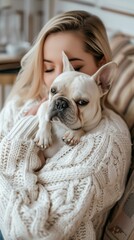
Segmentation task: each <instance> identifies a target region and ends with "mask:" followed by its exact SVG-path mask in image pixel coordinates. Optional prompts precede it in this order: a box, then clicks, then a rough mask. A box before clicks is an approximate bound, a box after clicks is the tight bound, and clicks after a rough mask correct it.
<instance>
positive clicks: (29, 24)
mask: <svg viewBox="0 0 134 240" xmlns="http://www.w3.org/2000/svg"><path fill="white" fill-rule="evenodd" d="M69 10H86V11H89V12H91V13H93V14H96V15H98V16H99V17H100V18H101V19H102V20H103V22H104V24H105V26H106V28H107V31H108V35H109V37H110V36H111V34H113V33H114V32H121V33H123V34H126V35H127V36H129V37H131V38H132V41H133V39H134V0H112V1H111V0H0V108H1V107H2V106H3V102H4V100H5V96H7V95H8V93H9V89H8V85H9V88H10V87H11V86H12V84H13V82H14V80H15V78H16V74H17V72H18V70H19V68H20V61H21V58H22V56H23V55H24V54H25V53H26V52H27V51H28V50H29V48H30V46H31V44H32V42H33V41H34V39H35V38H36V36H37V34H38V33H39V31H40V29H41V28H42V26H43V25H44V24H45V23H46V22H47V21H48V20H49V19H50V18H51V17H53V16H54V15H56V14H59V13H61V12H64V11H69ZM5 85H6V87H7V90H4V89H5ZM5 91H6V92H5Z"/></svg>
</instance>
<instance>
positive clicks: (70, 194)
mask: <svg viewBox="0 0 134 240" xmlns="http://www.w3.org/2000/svg"><path fill="white" fill-rule="evenodd" d="M104 125H106V123H105V124H104ZM37 126H38V120H37V117H36V116H34V117H33V116H28V117H25V118H23V119H22V120H21V121H19V122H18V124H17V125H16V126H14V128H13V129H12V131H11V132H10V133H9V134H8V136H7V137H5V138H4V139H3V140H2V142H1V144H0V159H1V163H0V188H1V191H0V206H1V208H0V218H1V220H0V225H1V226H0V228H1V230H2V233H3V235H4V236H5V238H6V239H13V240H14V239H16V240H17V239H29V240H30V239H38V240H39V239H44V240H53V239H55V240H60V239H68V238H69V237H70V236H72V235H73V234H74V233H75V232H76V230H78V231H79V226H80V224H81V222H84V221H85V219H86V221H87V219H88V224H89V226H88V229H91V230H92V229H93V226H92V219H93V217H94V216H95V215H96V214H97V213H99V212H100V213H101V211H105V209H107V208H109V207H111V206H112V205H113V204H114V203H115V201H117V200H118V199H119V198H120V197H121V195H122V192H123V188H124V183H125V178H126V173H127V170H128V167H129V163H130V152H131V151H130V147H129V146H130V138H129V136H128V133H127V131H126V132H125V134H124V135H123V136H122V134H121V132H119V133H118V132H117V130H116V131H115V133H112V132H113V128H111V132H109V131H110V130H109V129H110V126H107V129H103V131H102V132H101V133H102V135H103V136H101V135H100V136H99V137H97V135H96V134H93V135H91V136H90V134H89V135H87V136H84V137H83V139H82V142H81V143H80V144H78V145H77V146H75V147H74V148H73V147H69V146H65V147H63V148H62V149H61V151H59V153H57V154H56V155H55V156H54V157H53V158H52V159H50V160H48V161H47V163H46V165H45V166H44V167H43V168H42V170H40V171H38V168H40V160H39V158H38V148H37V147H36V146H35V144H34V142H33V138H34V135H35V133H36V130H37ZM104 130H105V131H107V135H104V134H103V132H104ZM121 131H122V129H121ZM124 131H125V129H124ZM122 137H123V139H122ZM119 138H120V139H119ZM100 139H101V140H102V141H101V143H100ZM119 142H121V144H123V145H122V146H120V144H119ZM117 143H118V144H117ZM124 143H125V144H124ZM126 144H127V145H128V146H127V150H126ZM113 149H114V150H115V151H113ZM126 158H128V162H126ZM93 234H94V233H93Z"/></svg>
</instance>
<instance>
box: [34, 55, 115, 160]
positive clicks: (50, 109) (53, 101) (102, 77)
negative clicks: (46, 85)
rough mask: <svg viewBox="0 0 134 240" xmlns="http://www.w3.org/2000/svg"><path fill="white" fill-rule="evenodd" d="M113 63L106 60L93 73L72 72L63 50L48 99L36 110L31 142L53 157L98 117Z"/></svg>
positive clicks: (107, 88) (113, 73)
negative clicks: (36, 125) (37, 118)
mask: <svg viewBox="0 0 134 240" xmlns="http://www.w3.org/2000/svg"><path fill="white" fill-rule="evenodd" d="M116 69H117V65H116V63H114V62H110V63H107V64H105V65H104V66H102V67H101V68H100V69H99V70H98V71H97V72H96V73H95V74H94V75H93V76H89V75H87V74H84V73H81V72H77V71H74V69H73V67H72V66H71V64H70V62H69V60H68V58H67V56H66V55H65V53H64V52H63V73H62V74H60V75H59V76H58V77H57V78H56V79H55V80H54V82H53V83H52V85H51V89H50V93H49V99H48V101H46V102H44V103H42V104H41V106H40V107H39V110H38V112H37V116H38V117H39V129H38V131H37V134H36V136H35V142H36V143H37V145H38V146H40V147H41V148H42V149H45V151H44V152H45V157H51V156H53V155H54V154H55V153H56V152H57V151H58V150H59V148H60V147H61V146H62V145H63V143H64V142H65V143H66V144H69V145H75V144H77V143H78V142H79V141H80V138H81V136H82V135H83V134H85V132H88V131H90V130H91V129H93V128H95V127H96V126H97V124H98V123H99V122H100V120H101V118H102V104H101V102H102V97H103V96H104V95H105V94H106V93H107V92H108V91H109V89H110V86H111V83H112V80H113V78H114V76H115V73H116Z"/></svg>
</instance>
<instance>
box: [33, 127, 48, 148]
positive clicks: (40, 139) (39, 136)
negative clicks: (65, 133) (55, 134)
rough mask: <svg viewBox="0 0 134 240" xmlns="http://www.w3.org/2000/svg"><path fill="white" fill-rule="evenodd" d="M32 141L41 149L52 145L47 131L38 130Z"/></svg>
mask: <svg viewBox="0 0 134 240" xmlns="http://www.w3.org/2000/svg"><path fill="white" fill-rule="evenodd" d="M34 142H35V143H36V145H37V146H38V147H40V148H41V149H46V148H48V147H50V146H51V145H52V136H51V134H50V133H47V131H44V132H43V131H40V130H38V131H37V133H36V136H35V139H34Z"/></svg>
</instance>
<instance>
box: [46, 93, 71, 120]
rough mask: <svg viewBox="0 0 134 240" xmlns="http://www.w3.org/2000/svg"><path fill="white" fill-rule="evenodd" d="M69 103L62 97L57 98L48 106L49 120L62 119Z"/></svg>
mask: <svg viewBox="0 0 134 240" xmlns="http://www.w3.org/2000/svg"><path fill="white" fill-rule="evenodd" d="M69 106H70V104H69V101H68V100H67V99H65V98H63V97H58V98H57V99H55V100H54V101H53V102H52V104H51V105H50V111H49V118H50V120H52V118H54V117H58V118H60V119H61V118H63V115H64V114H65V112H66V110H67V109H68V108H69Z"/></svg>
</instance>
